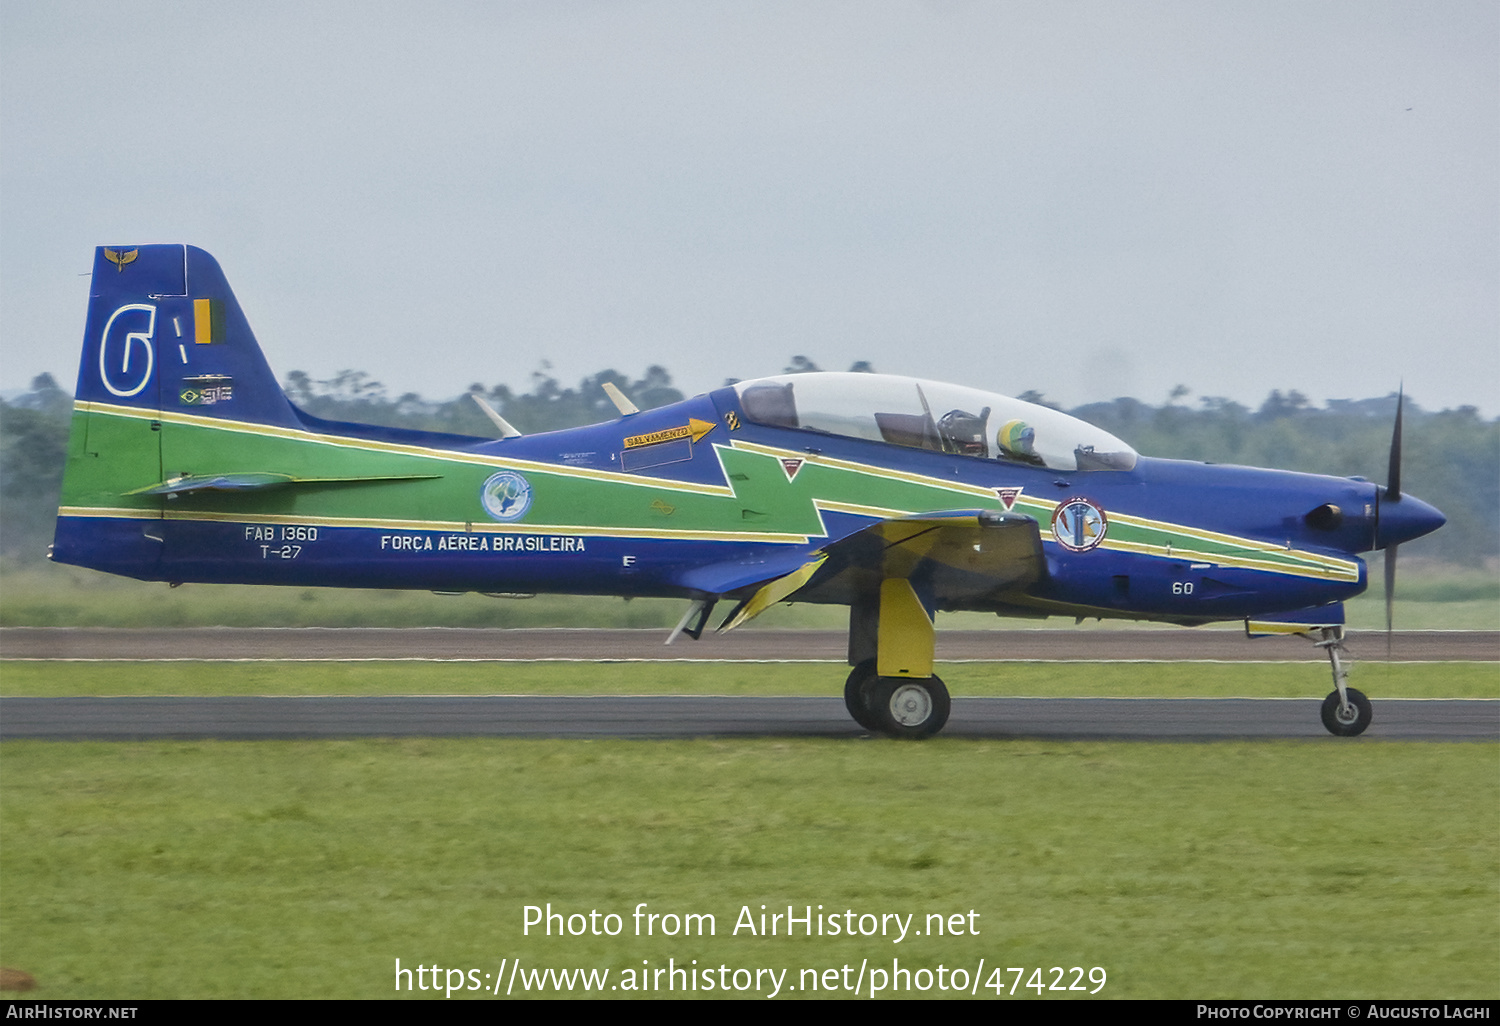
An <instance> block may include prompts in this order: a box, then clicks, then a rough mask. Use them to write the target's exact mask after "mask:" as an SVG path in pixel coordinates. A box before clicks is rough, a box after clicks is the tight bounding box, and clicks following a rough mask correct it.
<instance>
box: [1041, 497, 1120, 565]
mask: <svg viewBox="0 0 1500 1026" xmlns="http://www.w3.org/2000/svg"><path fill="white" fill-rule="evenodd" d="M1108 529H1109V521H1108V519H1106V518H1105V516H1104V510H1102V509H1100V508H1099V507H1098V506H1096V505H1094V504H1093V503H1092V502H1090V501H1089V500H1088V499H1083V498H1075V499H1065V500H1064V501H1062V502H1059V503H1058V504H1057V508H1056V509H1055V510H1053V511H1052V537H1054V538H1056V539H1057V543H1058V544H1059V545H1061V546H1062V547H1063V548H1065V549H1072V550H1073V551H1074V552H1083V551H1084V550H1086V549H1091V548H1093V547H1094V546H1095V545H1098V544H1099V543H1100V542H1102V541H1103V540H1104V532H1105V531H1106V530H1108Z"/></svg>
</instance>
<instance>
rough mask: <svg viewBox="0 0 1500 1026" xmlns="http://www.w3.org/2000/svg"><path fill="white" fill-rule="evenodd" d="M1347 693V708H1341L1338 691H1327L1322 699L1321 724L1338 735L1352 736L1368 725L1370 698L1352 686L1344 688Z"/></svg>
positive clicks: (1363, 730) (1329, 731)
mask: <svg viewBox="0 0 1500 1026" xmlns="http://www.w3.org/2000/svg"><path fill="white" fill-rule="evenodd" d="M1344 690H1345V691H1346V692H1347V693H1348V695H1349V708H1347V709H1344V708H1341V706H1340V702H1339V693H1338V692H1337V691H1332V692H1329V695H1328V697H1327V698H1325V699H1323V726H1325V727H1327V728H1328V733H1330V734H1336V735H1338V736H1339V737H1354V736H1355V735H1357V734H1363V733H1364V732H1365V728H1366V727H1368V726H1369V725H1370V715H1371V710H1370V700H1369V699H1368V698H1366V697H1365V696H1364V692H1362V691H1356V690H1354V689H1353V688H1345V689H1344Z"/></svg>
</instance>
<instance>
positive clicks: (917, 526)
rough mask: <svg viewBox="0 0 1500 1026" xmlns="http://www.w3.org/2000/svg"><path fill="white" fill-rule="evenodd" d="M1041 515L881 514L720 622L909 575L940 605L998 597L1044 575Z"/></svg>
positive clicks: (730, 623)
mask: <svg viewBox="0 0 1500 1026" xmlns="http://www.w3.org/2000/svg"><path fill="white" fill-rule="evenodd" d="M1046 573H1047V569H1046V561H1045V559H1044V557H1043V555H1042V538H1041V531H1040V528H1038V526H1037V522H1036V521H1035V520H1034V519H1032V518H1031V517H1028V516H1023V515H1021V514H1018V513H996V512H994V511H993V510H954V511H949V512H942V513H924V514H921V515H918V516H912V517H898V518H892V519H889V520H881V521H879V522H877V523H874V524H871V525H870V526H869V527H866V528H864V529H863V530H860V531H857V532H855V533H854V534H851V535H849V536H847V537H845V538H841V539H839V540H838V541H836V542H832V543H831V544H829V545H826V546H824V547H823V548H822V549H821V550H819V551H817V552H814V553H812V554H811V556H810V557H809V558H806V559H804V560H803V561H802V562H800V564H799V565H798V566H796V567H795V568H792V569H790V570H789V571H788V572H783V573H780V574H777V575H776V576H775V577H772V578H770V579H763V580H762V581H761V582H759V583H760V585H761V586H760V587H759V588H758V589H757V590H756V592H755V593H754V594H752V595H751V596H750V597H749V598H748V599H746V600H745V601H744V602H742V603H741V604H740V606H739V608H738V609H736V610H735V612H734V614H732V615H731V616H730V618H729V619H728V620H727V621H725V625H724V627H723V628H722V629H724V630H729V629H731V628H733V627H737V626H739V625H740V624H741V623H744V622H745V621H746V620H748V619H750V618H752V617H754V616H756V615H758V614H759V613H761V612H762V611H764V610H765V609H767V608H769V607H770V606H771V605H773V604H775V603H776V602H779V601H782V600H783V599H786V598H790V597H791V596H793V595H797V596H798V597H799V598H802V599H805V600H807V601H817V602H838V603H842V604H852V603H853V602H855V601H856V600H857V599H858V598H859V596H861V595H862V594H870V593H872V592H873V593H878V592H879V590H880V582H881V581H883V580H886V579H890V578H904V579H907V580H910V581H911V582H912V585H913V587H914V588H915V589H916V590H917V592H918V593H919V594H922V595H924V596H928V597H930V598H931V601H932V602H933V604H934V605H935V606H936V607H937V608H940V609H941V608H947V607H952V606H955V605H966V604H970V603H974V602H982V601H984V600H986V599H990V600H998V599H999V597H1000V596H1001V595H1003V594H1005V593H1007V592H1013V591H1016V590H1018V589H1021V588H1025V587H1027V586H1029V585H1031V584H1035V583H1036V582H1037V581H1040V580H1041V579H1042V578H1043V577H1044V576H1046Z"/></svg>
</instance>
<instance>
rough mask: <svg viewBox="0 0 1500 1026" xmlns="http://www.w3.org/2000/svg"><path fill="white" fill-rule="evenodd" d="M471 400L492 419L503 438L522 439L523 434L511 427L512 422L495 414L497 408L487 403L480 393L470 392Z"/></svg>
mask: <svg viewBox="0 0 1500 1026" xmlns="http://www.w3.org/2000/svg"><path fill="white" fill-rule="evenodd" d="M469 398H470V399H473V400H474V402H475V403H477V404H478V406H479V408H480V409H481V410H483V411H484V415H485V416H486V417H488V418H490V420H491V421H492V422H493V423H494V425H495V426H496V427H497V428H499V429H500V437H501V438H520V437H521V432H519V431H517V430H516V429H515V428H513V427H511V426H510V421H508V420H506V419H505V418H504V417H502V416H500V414H499V413H497V412H495V408H494V407H493V406H491V405H490V404H489V403H487V402H485V401H484V398H483V397H482V396H481V395H480V394H479V393H478V392H470V393H469Z"/></svg>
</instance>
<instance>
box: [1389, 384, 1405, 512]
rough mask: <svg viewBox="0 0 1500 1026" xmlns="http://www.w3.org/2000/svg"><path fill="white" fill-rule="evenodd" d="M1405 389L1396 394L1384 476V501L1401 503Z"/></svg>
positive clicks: (1402, 388) (1403, 387)
mask: <svg viewBox="0 0 1500 1026" xmlns="http://www.w3.org/2000/svg"><path fill="white" fill-rule="evenodd" d="M1405 391H1406V388H1405V386H1402V387H1401V388H1400V389H1399V390H1398V391H1397V392H1396V428H1395V430H1394V431H1392V432H1391V465H1390V469H1389V470H1388V471H1387V472H1386V475H1385V501H1386V502H1400V501H1401V407H1402V405H1403V403H1404V402H1405V395H1404V393H1405Z"/></svg>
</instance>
